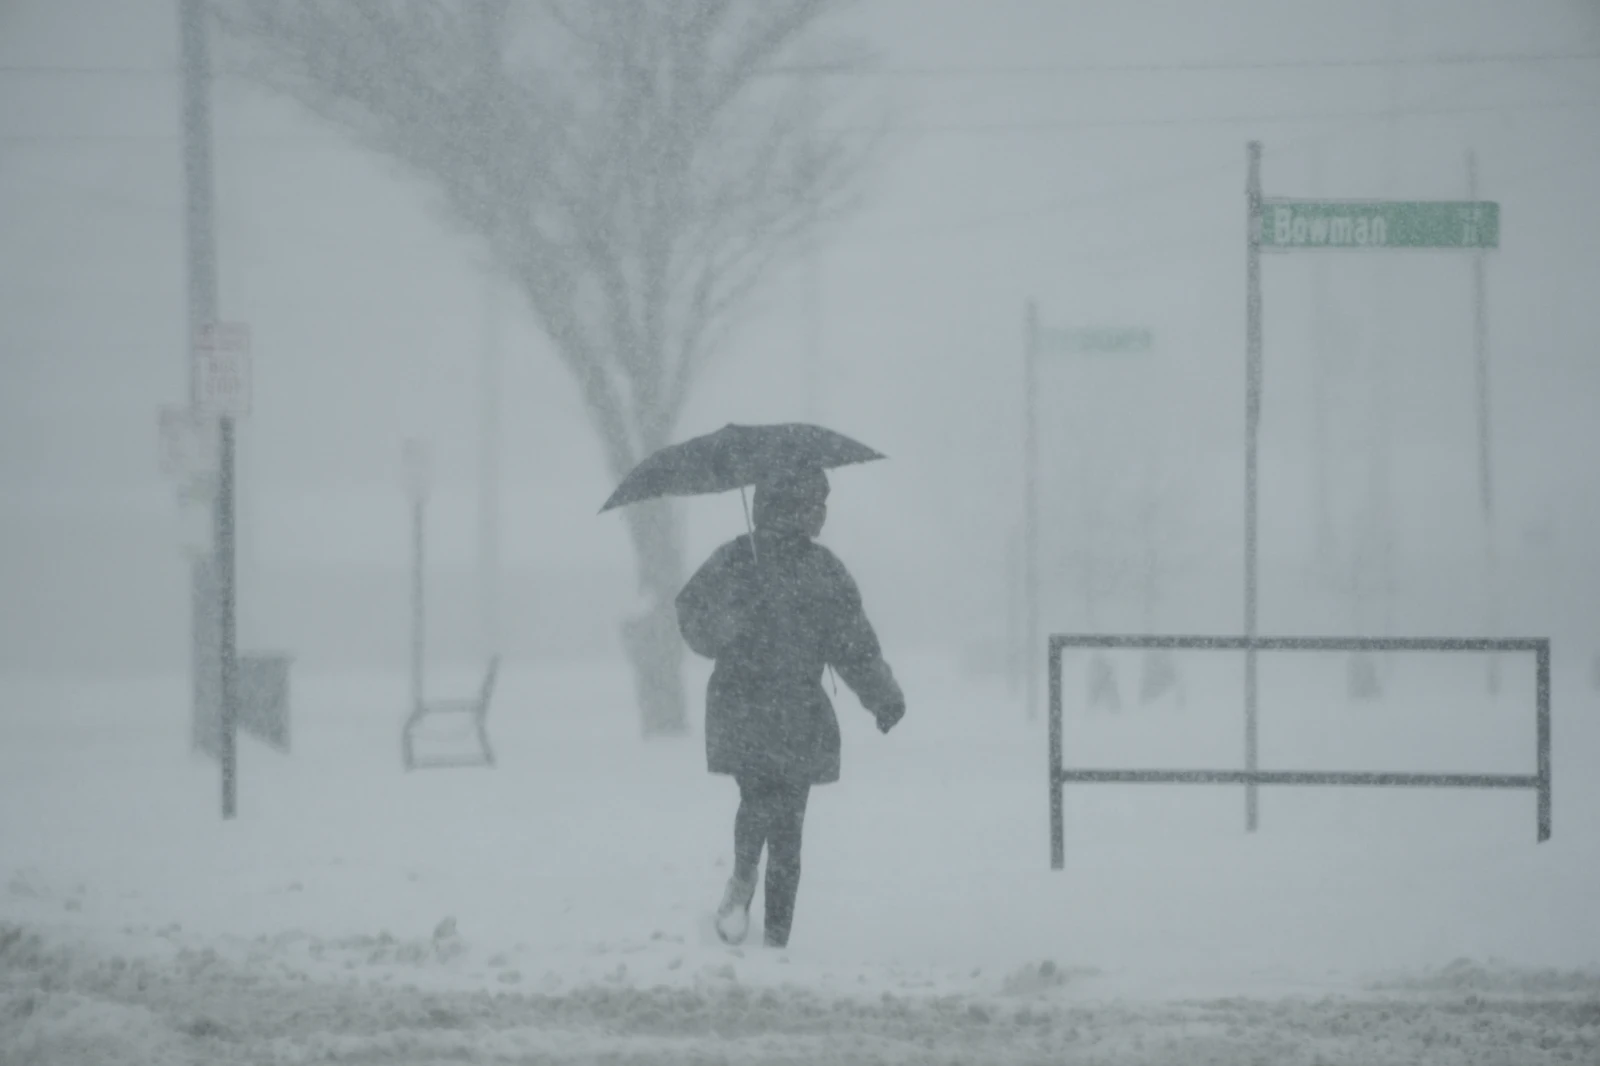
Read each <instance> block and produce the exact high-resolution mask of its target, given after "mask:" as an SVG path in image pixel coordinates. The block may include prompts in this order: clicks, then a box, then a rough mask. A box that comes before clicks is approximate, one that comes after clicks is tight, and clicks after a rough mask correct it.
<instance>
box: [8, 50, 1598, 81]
mask: <svg viewBox="0 0 1600 1066" xmlns="http://www.w3.org/2000/svg"><path fill="white" fill-rule="evenodd" d="M1595 61H1600V52H1497V53H1477V54H1471V53H1460V54H1452V53H1440V54H1435V55H1418V56H1407V57H1402V58H1398V59H1396V58H1371V57H1346V58H1335V59H1309V58H1307V59H1260V60H1150V61H1142V62H1130V63H1023V64H994V65H982V64H948V65H925V66H905V67H877V68H873V67H865V66H858V65H846V64H827V63H822V64H789V65H782V66H775V67H768V68H766V69H765V70H763V71H762V72H761V73H762V74H763V75H764V76H768V77H783V76H794V77H824V78H826V77H833V78H856V79H902V78H904V79H918V80H938V79H976V78H1031V77H1062V76H1068V77H1070V76H1076V75H1081V74H1164V73H1199V74H1203V73H1232V72H1249V71H1264V72H1271V71H1297V70H1372V69H1380V68H1386V67H1392V66H1397V65H1398V66H1407V67H1472V66H1492V65H1510V66H1531V65H1543V64H1551V63H1584V62H1595ZM217 73H218V74H219V75H221V76H230V75H236V74H237V72H229V71H221V70H219V71H218V72H217ZM0 74H28V75H61V76H77V75H99V76H105V77H148V78H167V77H177V75H178V71H177V68H176V67H172V68H167V67H143V66H113V65H88V64H81V65H78V64H56V63H10V64H4V65H0Z"/></svg>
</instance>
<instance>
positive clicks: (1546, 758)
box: [1534, 638, 1550, 844]
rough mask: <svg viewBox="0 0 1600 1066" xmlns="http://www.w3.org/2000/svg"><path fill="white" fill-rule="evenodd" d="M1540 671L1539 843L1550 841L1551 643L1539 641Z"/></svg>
mask: <svg viewBox="0 0 1600 1066" xmlns="http://www.w3.org/2000/svg"><path fill="white" fill-rule="evenodd" d="M1534 655H1535V657H1536V660H1537V663H1538V665H1537V669H1538V674H1539V676H1538V690H1537V694H1536V696H1535V699H1536V700H1537V703H1538V708H1539V710H1538V714H1539V726H1538V730H1539V752H1538V758H1539V763H1538V767H1539V842H1540V843H1541V844H1542V843H1544V842H1545V841H1546V840H1549V839H1550V641H1549V639H1548V638H1545V639H1543V640H1540V641H1539V648H1538V650H1537V651H1536V652H1535V653H1534Z"/></svg>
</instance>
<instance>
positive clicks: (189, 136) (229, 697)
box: [178, 0, 238, 819]
mask: <svg viewBox="0 0 1600 1066" xmlns="http://www.w3.org/2000/svg"><path fill="white" fill-rule="evenodd" d="M178 34H179V52H180V55H181V57H182V62H183V91H182V112H181V115H182V127H183V175H184V250H185V266H186V274H187V277H188V290H189V292H188V326H189V329H188V337H187V340H188V347H187V351H186V352H185V360H186V364H187V369H188V378H189V408H190V411H191V412H195V411H197V410H198V409H199V405H200V398H201V397H200V390H199V382H198V378H197V375H196V373H195V353H196V351H197V349H198V347H199V344H200V339H201V336H202V334H203V333H206V332H208V331H209V330H210V329H211V327H212V326H213V325H214V324H215V323H216V321H217V247H216V230H215V225H214V217H215V204H214V188H215V186H214V181H215V178H214V168H213V162H212V155H211V53H210V44H209V41H208V40H207V33H206V11H205V2H204V0H179V7H178ZM217 433H218V437H219V449H218V450H219V470H218V476H217V483H216V495H215V498H214V500H213V506H214V508H215V510H214V544H213V550H212V558H211V559H210V560H197V561H196V563H195V565H194V566H193V567H192V568H191V572H190V581H191V583H192V585H191V587H192V589H193V591H194V594H193V595H192V596H191V602H192V603H193V604H194V611H195V615H196V617H195V618H194V619H193V625H194V629H195V632H196V634H197V635H198V634H199V633H201V632H202V631H204V632H210V631H212V629H213V627H214V628H215V631H216V633H217V644H218V660H219V662H218V664H217V666H218V674H219V676H218V677H216V678H215V681H216V682H217V686H218V687H217V689H216V690H215V692H216V707H217V710H218V714H219V717H220V719H221V721H220V726H221V736H220V738H219V739H220V743H219V756H220V759H219V761H220V762H221V764H222V817H223V818H224V819H231V818H233V817H234V814H235V811H236V809H237V799H238V789H237V778H238V756H237V745H236V739H237V728H236V727H237V723H238V693H237V673H238V659H237V642H236V633H235V625H234V621H235V609H234V608H235V603H234V601H235V594H234V592H235V590H234V582H235V577H236V574H235V552H234V533H235V529H234V527H235V521H234V518H235V515H234V500H233V491H234V485H233V481H234V478H233V460H234V455H233V452H234V426H233V419H232V417H228V416H224V417H222V418H221V419H220V420H219V424H218V426H217ZM202 571H203V572H204V573H210V574H213V575H214V580H215V583H216V588H217V589H218V597H217V600H216V601H213V600H212V599H211V597H210V596H207V595H202V594H201V590H202V589H204V588H205V587H206V586H207V585H209V584H210V582H207V581H206V580H205V578H204V576H203V572H202ZM211 611H215V612H216V614H215V615H214V616H213V615H212V614H211V613H210V612H211ZM207 644H209V641H201V640H199V639H196V640H195V641H194V642H193V644H192V650H191V660H190V672H191V675H192V682H193V697H194V700H195V715H196V718H197V720H200V721H205V720H206V719H208V718H209V709H210V707H211V705H212V701H211V699H210V696H211V693H212V689H211V684H212V681H213V679H212V678H210V677H207V676H205V675H206V673H207V671H208V669H209V667H210V666H211V664H210V663H208V662H205V661H203V660H202V658H201V656H200V654H199V650H200V648H201V647H203V646H206V645H207Z"/></svg>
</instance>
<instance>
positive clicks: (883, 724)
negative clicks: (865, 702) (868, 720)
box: [877, 701, 906, 733]
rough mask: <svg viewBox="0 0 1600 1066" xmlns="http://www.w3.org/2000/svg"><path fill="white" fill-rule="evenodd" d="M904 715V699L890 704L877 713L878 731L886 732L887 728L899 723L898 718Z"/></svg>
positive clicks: (889, 728)
mask: <svg viewBox="0 0 1600 1066" xmlns="http://www.w3.org/2000/svg"><path fill="white" fill-rule="evenodd" d="M905 716H906V705H905V702H904V701H900V702H897V703H892V704H890V705H889V706H887V707H885V708H884V709H883V710H881V711H879V712H878V714H877V719H878V732H880V733H888V732H889V730H891V729H893V728H894V727H895V726H896V725H897V724H899V721H900V719H902V718H904V717H905Z"/></svg>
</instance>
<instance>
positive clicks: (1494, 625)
mask: <svg viewBox="0 0 1600 1066" xmlns="http://www.w3.org/2000/svg"><path fill="white" fill-rule="evenodd" d="M1467 198H1468V199H1469V200H1474V201H1475V200H1477V199H1478V153H1477V152H1474V151H1470V150H1469V151H1468V152H1467ZM1487 288H1488V286H1487V283H1486V282H1485V280H1484V253H1483V251H1482V250H1481V249H1480V250H1479V251H1477V252H1475V253H1473V256H1472V348H1473V368H1474V371H1475V377H1476V379H1477V393H1478V396H1477V401H1478V403H1477V407H1478V411H1477V414H1478V499H1479V503H1480V505H1481V506H1482V508H1483V540H1484V556H1485V558H1484V564H1485V567H1486V570H1487V577H1486V580H1487V584H1488V600H1489V609H1488V614H1489V635H1490V636H1491V637H1492V636H1494V635H1495V634H1496V633H1498V632H1499V628H1500V573H1499V570H1500V567H1499V558H1498V551H1497V546H1496V544H1495V531H1494V468H1493V461H1492V455H1493V453H1492V451H1491V448H1490V437H1489V429H1490V418H1489V323H1488V292H1487ZM1499 692H1500V657H1499V656H1498V655H1493V654H1491V655H1490V656H1489V693H1490V694H1491V695H1498V694H1499Z"/></svg>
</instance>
